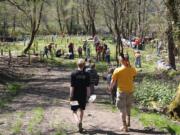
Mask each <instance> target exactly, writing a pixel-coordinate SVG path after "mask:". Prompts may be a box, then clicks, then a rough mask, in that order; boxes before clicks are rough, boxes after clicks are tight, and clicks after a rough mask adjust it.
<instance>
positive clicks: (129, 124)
mask: <svg viewBox="0 0 180 135" xmlns="http://www.w3.org/2000/svg"><path fill="white" fill-rule="evenodd" d="M127 126H128V127H130V126H131V117H130V115H127Z"/></svg>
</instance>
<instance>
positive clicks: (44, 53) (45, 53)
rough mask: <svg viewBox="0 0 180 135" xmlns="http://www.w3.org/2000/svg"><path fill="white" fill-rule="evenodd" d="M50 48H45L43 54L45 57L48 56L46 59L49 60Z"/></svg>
mask: <svg viewBox="0 0 180 135" xmlns="http://www.w3.org/2000/svg"><path fill="white" fill-rule="evenodd" d="M48 50H49V49H48V47H47V46H45V47H44V52H43V57H44V56H45V55H46V57H47V58H48Z"/></svg>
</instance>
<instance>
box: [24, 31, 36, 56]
mask: <svg viewBox="0 0 180 135" xmlns="http://www.w3.org/2000/svg"><path fill="white" fill-rule="evenodd" d="M35 35H36V32H34V31H32V33H31V39H30V41H29V43H28V46H27V47H26V48H25V49H24V54H27V52H28V51H29V49H30V48H31V46H32V44H33V41H34V38H35Z"/></svg>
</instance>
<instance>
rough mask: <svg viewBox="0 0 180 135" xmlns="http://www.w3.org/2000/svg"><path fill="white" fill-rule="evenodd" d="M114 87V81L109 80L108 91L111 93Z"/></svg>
mask: <svg viewBox="0 0 180 135" xmlns="http://www.w3.org/2000/svg"><path fill="white" fill-rule="evenodd" d="M115 85H116V81H115V80H111V83H110V86H109V91H110V92H112V90H113V87H114V86H115Z"/></svg>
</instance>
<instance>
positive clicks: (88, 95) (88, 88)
mask: <svg viewBox="0 0 180 135" xmlns="http://www.w3.org/2000/svg"><path fill="white" fill-rule="evenodd" d="M90 95H91V90H90V87H87V97H88V98H89V97H90Z"/></svg>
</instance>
